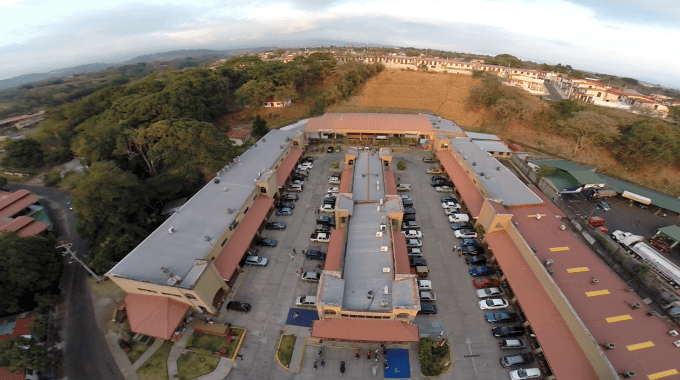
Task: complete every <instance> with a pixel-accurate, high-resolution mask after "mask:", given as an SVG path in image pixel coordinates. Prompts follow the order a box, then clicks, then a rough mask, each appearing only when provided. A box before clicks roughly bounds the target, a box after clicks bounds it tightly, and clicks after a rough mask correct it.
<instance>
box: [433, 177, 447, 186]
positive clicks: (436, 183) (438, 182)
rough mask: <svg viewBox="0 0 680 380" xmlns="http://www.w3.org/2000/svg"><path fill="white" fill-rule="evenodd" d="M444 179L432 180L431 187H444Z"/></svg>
mask: <svg viewBox="0 0 680 380" xmlns="http://www.w3.org/2000/svg"><path fill="white" fill-rule="evenodd" d="M444 182H446V181H444V179H434V178H433V179H431V180H430V186H432V187H438V186H444Z"/></svg>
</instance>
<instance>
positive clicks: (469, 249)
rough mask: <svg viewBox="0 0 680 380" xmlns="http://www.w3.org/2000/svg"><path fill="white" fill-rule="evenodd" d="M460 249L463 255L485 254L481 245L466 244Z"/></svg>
mask: <svg viewBox="0 0 680 380" xmlns="http://www.w3.org/2000/svg"><path fill="white" fill-rule="evenodd" d="M458 249H460V252H461V253H462V254H463V255H467V256H474V255H481V254H484V251H483V250H482V249H481V248H480V247H473V246H471V245H465V246H462V247H460V248H458Z"/></svg>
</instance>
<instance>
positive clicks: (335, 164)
mask: <svg viewBox="0 0 680 380" xmlns="http://www.w3.org/2000/svg"><path fill="white" fill-rule="evenodd" d="M339 167H340V161H333V162H331V169H337V168H339Z"/></svg>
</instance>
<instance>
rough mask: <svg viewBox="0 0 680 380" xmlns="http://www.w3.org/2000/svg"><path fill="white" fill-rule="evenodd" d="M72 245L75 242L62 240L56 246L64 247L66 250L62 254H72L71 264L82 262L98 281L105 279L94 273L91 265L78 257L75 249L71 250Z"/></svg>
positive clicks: (81, 264)
mask: <svg viewBox="0 0 680 380" xmlns="http://www.w3.org/2000/svg"><path fill="white" fill-rule="evenodd" d="M71 246H73V243H67V242H65V241H63V240H62V241H61V244H60V245H58V246H56V247H55V248H57V249H59V248H63V249H64V252H62V254H61V255H62V256H66V255H71V261H69V264H70V263H72V262H74V261H75V262H77V263H78V264H80V266H82V267H83V268H85V270H86V271H88V272H89V273H90V274H91V275H92V277H94V278H95V279H96V280H97V282H102V281H104V278H103V277H101V276H99V275H97V274H96V273H94V271H93V270H92V269H90V267H89V266H88V265H87V264H85V263H84V262H83V261H82V260H80V259H79V258H78V256H76V252H75V251H71Z"/></svg>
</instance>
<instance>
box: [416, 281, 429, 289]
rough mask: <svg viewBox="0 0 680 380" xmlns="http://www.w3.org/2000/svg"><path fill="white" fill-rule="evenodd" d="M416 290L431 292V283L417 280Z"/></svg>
mask: <svg viewBox="0 0 680 380" xmlns="http://www.w3.org/2000/svg"><path fill="white" fill-rule="evenodd" d="M418 290H432V281H430V280H418Z"/></svg>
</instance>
